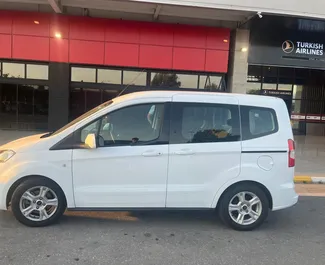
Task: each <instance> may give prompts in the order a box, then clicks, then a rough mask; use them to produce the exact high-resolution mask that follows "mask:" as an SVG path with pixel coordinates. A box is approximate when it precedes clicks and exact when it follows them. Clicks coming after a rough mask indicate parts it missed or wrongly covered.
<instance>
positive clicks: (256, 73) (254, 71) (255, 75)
mask: <svg viewBox="0 0 325 265" xmlns="http://www.w3.org/2000/svg"><path fill="white" fill-rule="evenodd" d="M247 82H253V83H261V82H262V67H261V66H257V65H249V66H248V73H247Z"/></svg>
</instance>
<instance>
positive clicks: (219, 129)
mask: <svg viewBox="0 0 325 265" xmlns="http://www.w3.org/2000/svg"><path fill="white" fill-rule="evenodd" d="M172 117H173V118H174V119H173V122H172V126H173V131H175V132H176V133H175V134H173V135H172V136H171V137H172V139H171V142H172V143H173V144H178V143H207V142H233V141H239V139H240V133H239V119H238V117H239V113H238V107H237V106H233V105H223V104H197V103H193V104H192V103H177V104H175V105H174V108H173V113H172Z"/></svg>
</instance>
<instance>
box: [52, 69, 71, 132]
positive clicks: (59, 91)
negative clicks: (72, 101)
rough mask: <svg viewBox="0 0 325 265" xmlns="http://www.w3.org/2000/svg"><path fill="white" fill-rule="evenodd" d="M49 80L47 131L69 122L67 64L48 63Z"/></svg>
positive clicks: (68, 71) (68, 73) (68, 76)
mask: <svg viewBox="0 0 325 265" xmlns="http://www.w3.org/2000/svg"><path fill="white" fill-rule="evenodd" d="M49 78H50V80H49V83H50V85H49V129H50V131H52V130H56V129H58V128H60V127H62V126H64V125H65V124H67V123H68V121H69V84H70V67H69V64H67V63H50V64H49Z"/></svg>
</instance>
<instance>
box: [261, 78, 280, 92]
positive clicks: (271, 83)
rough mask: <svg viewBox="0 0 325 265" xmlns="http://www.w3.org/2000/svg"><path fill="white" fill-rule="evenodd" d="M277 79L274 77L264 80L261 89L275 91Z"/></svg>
mask: <svg viewBox="0 0 325 265" xmlns="http://www.w3.org/2000/svg"><path fill="white" fill-rule="evenodd" d="M277 82H278V81H277V79H276V78H275V77H270V78H264V83H263V84H262V89H265V90H276V86H277Z"/></svg>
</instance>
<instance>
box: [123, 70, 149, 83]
mask: <svg viewBox="0 0 325 265" xmlns="http://www.w3.org/2000/svg"><path fill="white" fill-rule="evenodd" d="M146 83H147V73H146V72H140V71H123V85H131V86H145V85H146Z"/></svg>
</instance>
